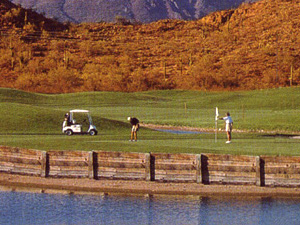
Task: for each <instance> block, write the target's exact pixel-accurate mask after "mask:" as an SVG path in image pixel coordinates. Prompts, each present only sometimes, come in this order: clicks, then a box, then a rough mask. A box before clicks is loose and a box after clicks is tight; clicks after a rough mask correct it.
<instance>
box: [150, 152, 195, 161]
mask: <svg viewBox="0 0 300 225" xmlns="http://www.w3.org/2000/svg"><path fill="white" fill-rule="evenodd" d="M151 155H152V156H153V157H155V160H160V159H161V160H168V159H169V160H171V159H174V160H194V161H195V160H196V158H195V155H194V154H180V153H179V154H168V153H151Z"/></svg>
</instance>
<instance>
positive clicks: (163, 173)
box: [155, 170, 196, 176]
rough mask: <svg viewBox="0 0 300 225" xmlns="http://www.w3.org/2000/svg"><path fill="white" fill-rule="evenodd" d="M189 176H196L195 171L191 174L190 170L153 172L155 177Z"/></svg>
mask: <svg viewBox="0 0 300 225" xmlns="http://www.w3.org/2000/svg"><path fill="white" fill-rule="evenodd" d="M168 174H170V175H178V176H180V175H191V176H194V175H195V176H196V171H194V172H192V173H191V171H190V170H180V171H174V170H157V171H155V176H159V175H168Z"/></svg>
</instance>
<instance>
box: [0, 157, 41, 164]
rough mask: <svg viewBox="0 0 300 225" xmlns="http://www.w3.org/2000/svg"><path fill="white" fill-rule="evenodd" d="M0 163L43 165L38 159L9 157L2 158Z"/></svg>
mask: <svg viewBox="0 0 300 225" xmlns="http://www.w3.org/2000/svg"><path fill="white" fill-rule="evenodd" d="M0 162H12V163H23V164H33V165H41V162H40V160H38V159H36V158H24V157H14V156H7V157H2V156H0Z"/></svg>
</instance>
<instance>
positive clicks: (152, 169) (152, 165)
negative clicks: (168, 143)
mask: <svg viewBox="0 0 300 225" xmlns="http://www.w3.org/2000/svg"><path fill="white" fill-rule="evenodd" d="M150 181H155V156H153V155H152V154H151V153H150Z"/></svg>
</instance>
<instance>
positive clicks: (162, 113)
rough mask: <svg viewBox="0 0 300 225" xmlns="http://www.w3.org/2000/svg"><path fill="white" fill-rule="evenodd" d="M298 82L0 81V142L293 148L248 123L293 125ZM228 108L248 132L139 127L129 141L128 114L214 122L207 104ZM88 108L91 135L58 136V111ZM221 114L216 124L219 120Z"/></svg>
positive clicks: (269, 127) (215, 149) (166, 148)
mask: <svg viewBox="0 0 300 225" xmlns="http://www.w3.org/2000/svg"><path fill="white" fill-rule="evenodd" d="M299 105H300V89H299V88H282V89H272V90H258V91H247V92H197V91H179V90H172V91H151V92H139V93H120V92H89V93H75V94H61V95H44V94H35V93H27V92H22V91H18V90H12V89H5V88H2V89H0V119H1V120H0V121H1V122H0V145H8V146H19V147H25V148H33V149H39V150H87V151H89V150H108V151H131V152H170V153H172V152H174V153H175V152H181V153H208V152H212V153H220V154H243V155H263V154H268V155H269V154H271V155H300V154H299V151H298V145H299V143H300V140H297V139H290V138H287V137H282V136H266V135H264V134H261V133H257V132H253V131H259V130H264V131H276V132H277V133H294V132H298V131H299V128H300V127H299V126H300V116H299V112H300V110H299ZM216 106H218V107H219V111H220V114H221V115H224V114H225V113H226V112H227V111H230V113H231V115H232V118H233V120H234V128H236V129H241V130H248V131H252V132H248V133H237V132H234V133H233V143H232V144H230V145H226V144H225V140H226V135H225V133H223V132H219V134H218V141H217V143H215V136H214V133H207V134H171V133H166V132H158V131H153V130H148V129H145V128H141V130H140V131H139V141H138V142H137V143H131V142H129V141H128V140H129V135H130V125H129V124H128V121H127V120H126V119H127V117H128V116H135V117H137V118H139V119H140V121H142V122H144V123H154V124H168V125H178V126H190V127H200V128H214V126H215V121H214V117H215V107H216ZM76 108H77V109H88V110H90V111H91V114H92V116H93V121H94V122H95V125H96V126H97V128H98V130H99V135H97V136H94V137H91V136H87V135H74V136H72V137H68V136H65V135H63V134H62V133H61V124H62V121H63V117H64V114H65V113H66V112H67V111H69V110H70V109H76ZM223 127H224V124H223V121H219V122H218V128H223Z"/></svg>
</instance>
